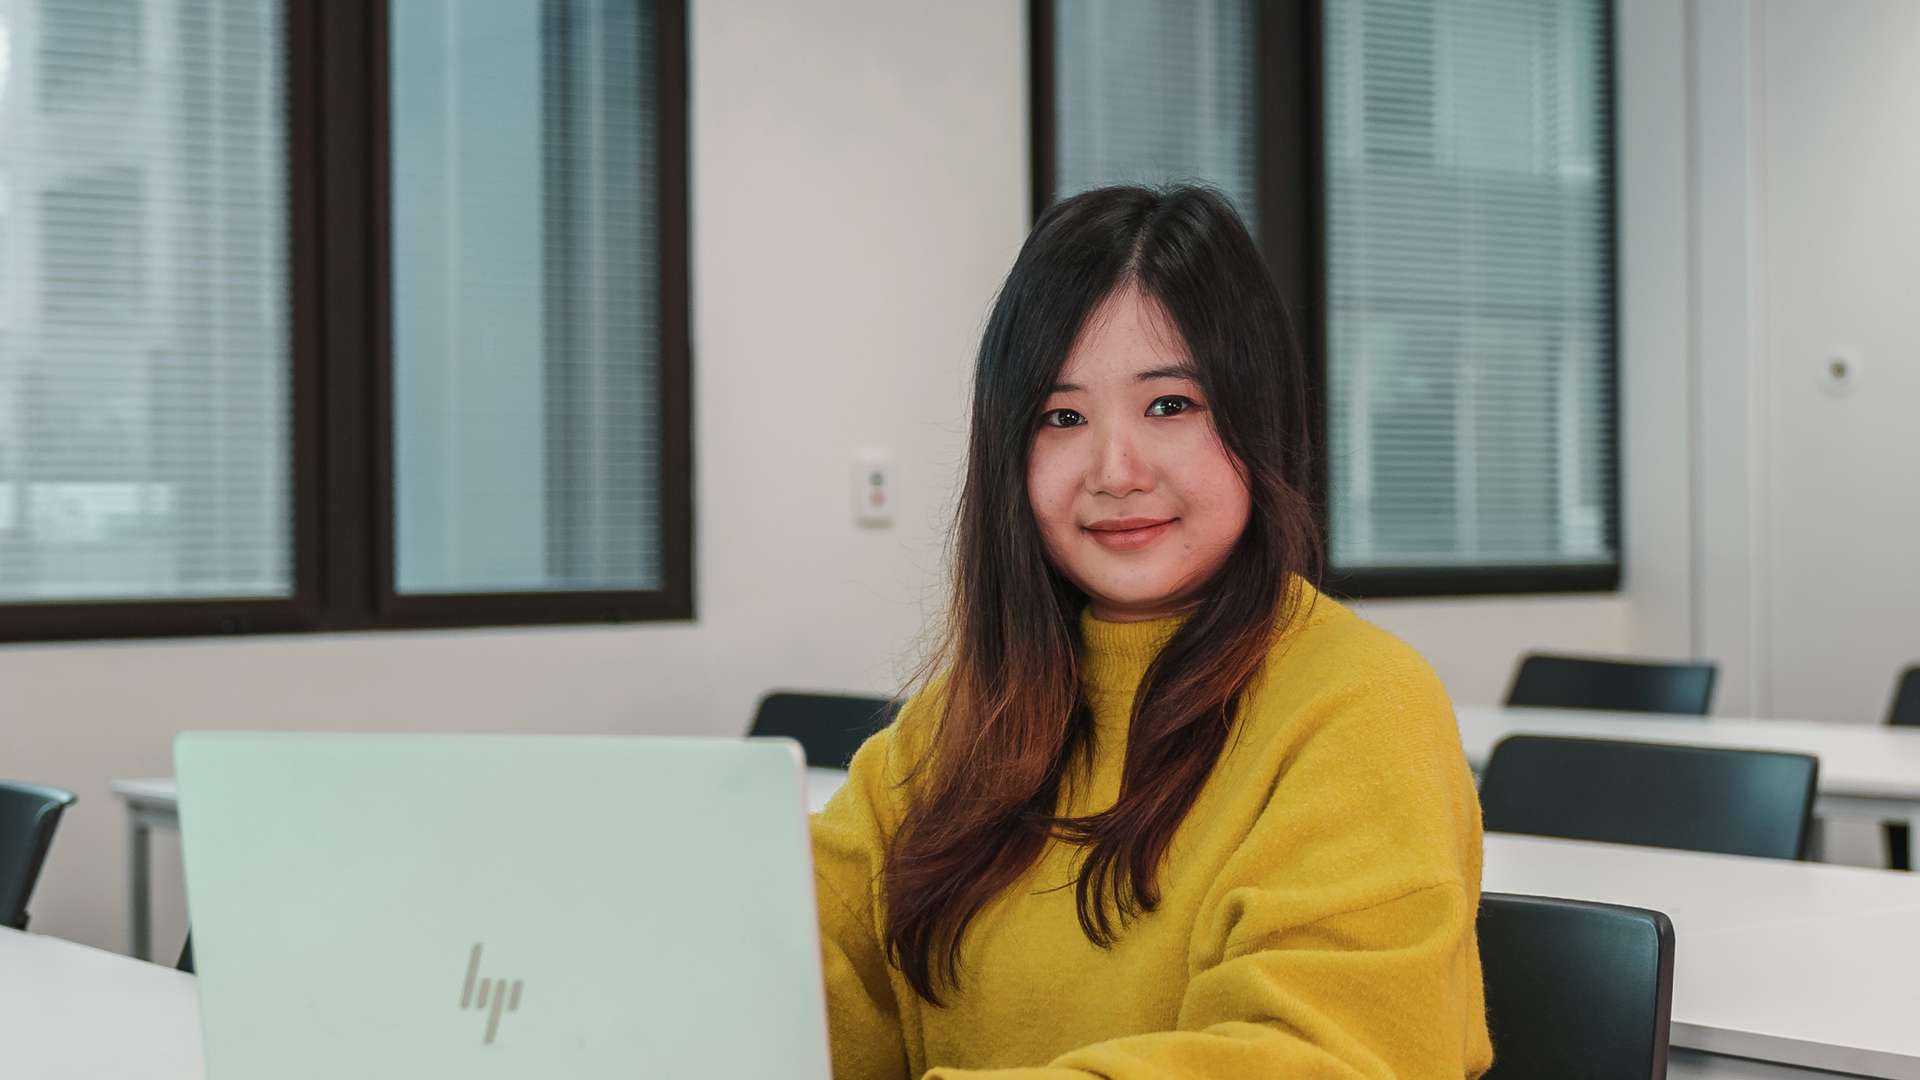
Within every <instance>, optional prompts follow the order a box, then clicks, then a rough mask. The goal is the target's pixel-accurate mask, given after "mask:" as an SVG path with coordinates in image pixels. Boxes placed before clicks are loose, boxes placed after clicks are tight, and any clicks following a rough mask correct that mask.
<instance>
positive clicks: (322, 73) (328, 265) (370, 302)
mask: <svg viewBox="0 0 1920 1080" xmlns="http://www.w3.org/2000/svg"><path fill="white" fill-rule="evenodd" d="M285 3H286V8H285V10H286V27H287V53H286V56H287V94H288V151H287V152H288V165H289V170H288V178H289V185H290V186H289V192H288V198H289V205H288V223H289V226H288V227H289V230H290V235H289V253H290V258H289V273H290V275H291V309H290V310H291V324H292V331H291V337H292V340H291V343H290V344H291V356H292V371H291V383H290V385H291V387H292V396H293V401H292V410H293V416H292V432H291V438H292V448H293V453H292V460H293V469H294V476H293V485H292V498H293V527H292V532H291V539H292V546H293V556H294V563H293V565H294V572H293V583H294V590H293V595H292V596H291V597H287V598H280V599H268V600H178V601H173V600H157V601H149V600H140V601H114V602H103V603H91V602H90V603H69V602H59V601H55V602H25V603H16V602H0V641H59V640H74V639H88V638H142V637H181V636H200V635H219V634H249V633H282V632H297V631H350V630H385V629H402V628H425V627H460V626H511V625H536V624H549V623H582V622H622V621H630V620H675V619H677V620H685V619H691V618H693V616H694V595H693V538H694V526H693V491H692V477H693V442H692V391H691V378H690V370H689V369H690V362H691V361H690V354H689V336H688V235H687V204H688V191H687V182H688V174H687V166H688V163H687V46H686V42H687V32H686V31H687V22H686V2H685V0H654V12H655V15H654V19H655V22H654V26H655V31H656V43H655V47H654V48H655V61H656V63H655V77H656V90H657V98H656V100H657V102H658V107H659V115H658V127H657V129H656V130H657V138H658V140H659V143H658V157H657V160H658V162H659V167H660V176H659V178H658V180H659V186H658V198H659V217H658V220H659V228H660V234H659V236H660V251H659V257H660V275H659V281H660V296H659V300H660V309H659V310H660V326H661V340H660V352H659V360H660V363H659V377H660V402H661V414H662V423H663V430H662V432H661V439H662V443H661V455H660V457H661V476H660V477H659V487H658V491H659V492H660V500H661V507H660V509H661V517H662V520H663V521H664V523H665V524H664V526H663V535H662V538H661V539H662V550H661V571H662V578H663V582H664V586H663V587H662V588H661V589H658V590H652V591H564V592H537V593H528V592H515V593H475V594H459V595H431V596H426V595H401V594H399V593H397V592H396V591H395V589H394V580H393V579H394V569H393V521H394V507H393V484H392V480H391V468H392V423H391V415H392V402H391V375H392V348H391V332H390V327H391V322H390V319H391V312H390V310H389V306H388V301H389V295H390V294H389V284H390V280H391V274H390V269H389V264H388V257H389V247H388V238H389V236H390V232H389V229H388V225H389V210H390V208H389V206H388V204H387V193H388V185H387V172H388V163H389V160H390V159H389V156H388V146H387V126H388V125H387V116H388V113H387V100H388V97H387V90H388V88H387V85H386V71H387V52H386V47H387V39H386V11H387V5H386V2H385V0H285Z"/></svg>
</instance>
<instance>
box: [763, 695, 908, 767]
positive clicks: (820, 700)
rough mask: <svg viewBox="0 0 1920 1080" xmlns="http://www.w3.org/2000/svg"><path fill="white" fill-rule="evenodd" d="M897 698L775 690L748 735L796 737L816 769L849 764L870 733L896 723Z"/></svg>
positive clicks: (898, 706)
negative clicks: (894, 699) (894, 720)
mask: <svg viewBox="0 0 1920 1080" xmlns="http://www.w3.org/2000/svg"><path fill="white" fill-rule="evenodd" d="M899 711H900V704H899V702H897V701H890V700H888V699H886V698H882V697H862V696H859V695H855V694H810V693H801V692H797V691H775V692H773V693H771V694H768V695H767V696H766V697H763V698H761V699H760V708H759V709H758V710H757V711H756V712H755V714H754V717H753V728H752V730H751V731H749V732H748V733H747V734H749V735H778V736H785V737H787V738H789V739H793V740H795V741H797V742H798V743H799V744H800V748H801V749H802V750H803V751H805V753H806V755H807V764H808V765H810V766H812V767H814V768H825V769H844V768H846V767H847V763H848V762H850V761H852V760H853V752H854V751H855V750H858V749H860V744H861V743H863V742H865V741H867V736H869V735H872V734H873V733H874V732H876V731H879V730H880V729H881V728H883V727H886V726H887V725H888V724H890V723H892V722H893V717H894V714H895V713H897V712H899Z"/></svg>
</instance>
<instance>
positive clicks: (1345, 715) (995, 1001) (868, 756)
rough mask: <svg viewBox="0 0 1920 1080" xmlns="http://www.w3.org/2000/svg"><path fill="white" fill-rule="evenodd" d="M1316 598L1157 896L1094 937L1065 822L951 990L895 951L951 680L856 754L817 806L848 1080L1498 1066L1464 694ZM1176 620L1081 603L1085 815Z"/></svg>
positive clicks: (1268, 676) (1098, 802)
mask: <svg viewBox="0 0 1920 1080" xmlns="http://www.w3.org/2000/svg"><path fill="white" fill-rule="evenodd" d="M1304 598H1305V599H1304V603H1303V604H1302V608H1301V610H1302V611H1303V612H1305V614H1303V615H1302V616H1301V617H1299V618H1297V619H1296V620H1295V622H1294V624H1293V625H1292V626H1291V627H1290V628H1289V629H1288V631H1287V632H1286V634H1285V635H1284V636H1283V637H1282V638H1281V639H1280V640H1279V642H1278V643H1277V644H1276V645H1275V648H1274V650H1273V652H1272V654H1271V656H1270V657H1269V659H1268V661H1267V664H1266V666H1265V668H1264V670H1263V673H1262V678H1261V679H1260V680H1258V681H1257V682H1256V683H1255V685H1254V688H1253V690H1252V691H1251V692H1250V693H1249V694H1248V695H1247V698H1246V700H1245V702H1244V704H1243V705H1242V708H1241V711H1240V713H1239V716H1238V719H1237V723H1238V725H1239V729H1238V731H1237V732H1236V733H1235V734H1236V735H1237V739H1230V740H1229V747H1228V749H1227V751H1226V752H1225V753H1224V754H1223V755H1222V757H1221V759H1220V761H1219V763H1218V765H1217V766H1216V768H1215V771H1214V772H1213V774H1212V776H1211V777H1210V778H1209V780H1208V782H1207V784H1206V787H1205V788H1204V789H1203V790H1202V792H1201V794H1200V798H1199V800H1198V801H1197V802H1196V803H1195V804H1194V807H1193V809H1192V811H1191V812H1190V813H1189V814H1188V816H1187V819H1186V821H1185V823H1184V824H1183V825H1182V826H1181V827H1180V830H1179V832H1178V833H1177V834H1176V836H1175V839H1174V843H1173V846H1172V849H1171V852H1170V854H1169V856H1168V859H1167V861H1166V862H1165V863H1164V864H1163V866H1162V869H1161V876H1160V886H1161V898H1162V899H1161V904H1160V906H1159V908H1158V909H1157V910H1155V911H1153V912H1151V913H1149V914H1146V915H1143V916H1142V917H1140V918H1139V919H1137V920H1135V921H1134V922H1133V923H1131V924H1130V925H1129V926H1128V927H1127V928H1126V929H1125V930H1124V931H1123V932H1122V935H1121V937H1120V939H1119V941H1118V942H1117V943H1115V945H1114V946H1113V947H1112V948H1110V949H1106V950H1102V949H1100V948H1097V947H1095V946H1094V945H1092V944H1090V943H1089V942H1088V941H1087V939H1086V937H1085V936H1084V935H1083V934H1082V933H1081V930H1080V924H1079V921H1078V917H1077V915H1076V911H1075V907H1074V890H1073V889H1072V888H1071V887H1065V886H1070V884H1071V882H1072V881H1073V870H1074V867H1073V854H1074V853H1073V850H1072V849H1071V848H1070V847H1068V846H1067V845H1066V844H1064V843H1062V842H1059V841H1055V842H1054V843H1053V844H1052V845H1050V847H1049V849H1048V850H1047V852H1046V853H1045V854H1044V855H1043V856H1042V858H1041V859H1040V861H1039V862H1038V863H1037V864H1036V865H1035V866H1034V868H1033V869H1032V870H1031V871H1029V873H1028V874H1027V876H1026V877H1025V878H1024V879H1022V880H1021V881H1020V882H1019V883H1018V884H1017V885H1015V886H1014V887H1013V888H1011V889H1009V890H1008V892H1007V894H1005V895H1003V896H1001V897H1000V898H999V899H998V900H996V901H995V902H993V903H992V904H990V905H988V907H986V908H985V909H983V910H982V912H981V913H980V915H979V916H977V917H976V918H975V920H974V921H973V923H972V924H970V925H969V926H968V928H967V931H966V936H965V938H964V939H963V946H962V952H961V968H960V986H959V990H958V991H957V992H953V993H950V994H943V997H944V998H946V1005H945V1007H943V1008H935V1007H933V1006H931V1005H929V1004H928V1003H927V1002H926V1001H924V1000H922V999H921V998H920V997H919V996H918V995H916V994H915V993H914V991H913V990H912V988H911V987H910V986H908V984H907V983H906V981H905V980H904V979H903V978H902V977H901V976H900V973H899V971H898V970H897V969H895V968H894V967H893V966H892V965H891V964H889V963H888V961H887V960H886V957H885V953H884V950H883V948H882V944H881V936H880V935H881V927H882V925H883V923H882V919H881V908H880V903H881V901H880V891H879V887H878V886H879V874H880V869H881V861H882V855H883V852H884V849H885V844H886V839H887V837H889V836H890V835H892V832H893V830H894V829H895V828H896V827H897V826H898V824H899V822H900V819H901V816H902V814H903V812H904V810H905V799H906V798H907V797H908V793H907V791H906V790H905V789H902V788H901V787H899V786H898V784H899V781H900V779H901V778H902V776H903V775H904V773H905V771H906V770H907V769H908V768H909V767H910V766H911V765H912V763H913V761H914V760H915V755H916V754H917V753H918V752H919V749H920V748H921V747H923V746H924V745H925V740H926V737H927V726H928V725H929V724H930V723H931V722H933V720H934V719H935V718H936V717H937V716H938V712H939V710H938V707H937V702H935V701H934V700H932V698H931V694H933V693H935V692H937V691H930V692H928V693H923V694H921V695H918V696H916V697H915V698H914V699H913V700H911V701H909V702H908V703H907V705H906V707H905V708H904V709H903V710H902V712H901V715H900V718H899V720H898V721H897V722H896V723H895V724H894V725H893V726H892V727H890V728H888V729H887V730H885V731H882V732H880V733H879V734H878V735H875V736H874V737H873V738H872V739H871V740H869V741H868V742H867V743H866V745H865V746H863V747H862V748H861V749H860V752H859V753H858V754H857V755H856V756H855V757H854V759H853V766H852V772H851V776H850V777H849V780H848V782H847V785H846V786H845V787H844V788H842V789H841V791H840V792H839V793H838V794H837V795H835V796H834V798H833V800H832V802H830V803H829V804H828V805H827V807H826V809H824V810H822V811H821V812H820V813H819V814H818V815H816V816H815V818H814V820H813V850H814V862H815V876H816V885H817V888H818V894H819V904H820V929H821V935H822V942H823V949H824V953H825V964H826V980H827V1000H828V1015H829V1022H830V1029H831V1040H832V1047H833V1072H834V1076H835V1078H836V1080H882V1078H885V1080H901V1078H913V1077H924V1078H929V1080H931V1078H937V1080H1092V1078H1096V1077H1099V1078H1106V1080H1147V1078H1154V1080H1161V1078H1193V1080H1201V1078H1209V1080H1211V1078H1219V1080H1228V1078H1232V1080H1243V1078H1245V1080H1253V1078H1267V1077H1271V1078H1274V1080H1310V1078H1323V1077H1324V1078H1333V1077H1342V1078H1346V1077H1383V1078H1384V1077H1400V1078H1416V1077H1435V1078H1438V1077H1445V1078H1448V1080H1457V1078H1461V1077H1476V1076H1479V1075H1480V1074H1481V1073H1483V1072H1485V1071H1486V1069H1487V1067H1488V1065H1489V1064H1490V1062H1491V1061H1492V1051H1491V1050H1490V1048H1489V1046H1488V1042H1487V1029H1486V1022H1485V1008H1484V1004H1483V1001H1482V997H1481V982H1480V959H1479V952H1478V949H1477V947H1476V943H1475V939H1474V914H1475V911H1476V909H1477V908H1478V906H1479V892H1480V815H1479V803H1478V800H1477V798H1476V796H1475V794H1474V789H1473V784H1472V780H1471V776H1470V774H1469V772H1468V769H1467V764H1466V760H1465V758H1464V756H1463V755H1462V753H1461V749H1460V737H1459V732H1458V729H1457V727H1456V726H1455V723H1454V718H1453V711H1452V708H1451V706H1450V705H1449V704H1448V701H1447V698H1446V694H1445V692H1444V691H1443V690H1442V689H1441V687H1440V683H1439V680H1438V679H1436V678H1435V677H1434V675H1433V672H1432V671H1431V670H1430V669H1429V668H1428V667H1427V665H1426V664H1425V662H1423V661H1422V660H1421V659H1420V657H1419V656H1417V655H1416V654H1415V653H1414V652H1413V651H1412V650H1411V649H1409V648H1407V646H1405V645H1403V644H1401V643H1400V642H1399V641H1398V640H1396V639H1395V638H1393V637H1392V636H1390V635H1388V634H1387V633H1385V632H1384V631H1381V630H1379V629H1377V628H1375V627H1373V626H1371V625H1369V624H1368V623H1366V622H1363V621H1361V620H1360V619H1359V618H1358V617H1356V616H1355V615H1353V614H1352V613H1351V612H1349V611H1348V610H1347V609H1345V608H1344V607H1342V606H1340V605H1339V604H1337V603H1335V602H1333V601H1331V600H1328V599H1326V598H1324V597H1321V596H1319V595H1318V594H1317V593H1315V592H1313V590H1311V589H1306V590H1305V592H1304ZM1309 606H1310V607H1309ZM1178 625H1179V619H1178V618H1169V619H1161V620H1155V621H1151V622H1136V623H1110V622H1103V621H1100V620H1098V619H1094V618H1092V617H1091V616H1088V617H1085V618H1083V620H1082V623H1081V633H1082V661H1083V662H1082V677H1083V680H1084V681H1085V684H1086V689H1087V694H1088V698H1089V701H1090V703H1091V705H1092V707H1093V712H1094V719H1095V722H1096V724H1097V726H1098V737H1097V739H1096V750H1095V757H1094V761H1093V768H1092V771H1091V775H1092V781H1091V783H1089V784H1083V785H1076V786H1075V787H1076V790H1071V791H1068V792H1066V793H1064V794H1063V796H1062V800H1063V804H1064V808H1065V811H1066V812H1068V813H1072V814H1076V815H1078V814H1086V813H1090V812H1093V811H1097V810H1100V809H1103V808H1105V807H1108V806H1111V805H1112V804H1113V801H1114V799H1115V797H1116V796H1117V793H1118V791H1119V783H1120V770H1121V764H1122V762H1123V761H1124V758H1125V751H1126V738H1127V724H1128V717H1129V710H1130V708H1131V706H1132V702H1133V696H1134V692H1135V690H1136V688H1137V687H1138V686H1139V682H1140V678H1141V676H1142V675H1143V674H1144V672H1145V671H1146V667H1147V663H1148V661H1149V660H1151V659H1152V657H1153V656H1154V654H1155V653H1156V651H1157V650H1158V649H1159V647H1160V646H1161V645H1162V644H1163V643H1164V642H1165V641H1166V640H1167V638H1168V637H1169V636H1170V635H1171V634H1172V633H1173V631H1174V629H1175V628H1177V627H1178Z"/></svg>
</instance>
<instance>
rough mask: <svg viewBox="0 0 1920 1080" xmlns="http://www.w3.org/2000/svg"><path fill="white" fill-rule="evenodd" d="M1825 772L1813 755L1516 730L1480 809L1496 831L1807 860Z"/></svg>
mask: <svg viewBox="0 0 1920 1080" xmlns="http://www.w3.org/2000/svg"><path fill="white" fill-rule="evenodd" d="M1819 771H1820V763H1819V761H1818V760H1817V759H1815V758H1813V757H1811V756H1809V755H1806V754H1787V753H1778V752H1775V751H1770V750H1727V749H1720V748H1717V747H1702V746H1667V745H1663V744H1660V743H1643V742H1625V741H1619V740H1613V739H1569V738H1559V737H1554V736H1546V735H1509V736H1508V737H1506V738H1505V739H1502V740H1500V743H1499V745H1497V746H1495V747H1494V748H1493V753H1492V754H1491V755H1489V757H1488V758H1487V767H1486V769H1485V770H1484V771H1483V772H1482V774H1481V780H1480V807H1481V813H1482V815H1483V817H1484V820H1485V823H1486V827H1487V828H1488V829H1490V830H1493V831H1496V832H1512V833H1532V834H1534V835H1536V836H1559V837H1566V838H1568V839H1573V840H1603V841H1607V842H1610V843H1616V844H1641V845H1645V846H1648V847H1665V848H1682V849H1685V850H1688V851H1717V852H1722V853H1725V854H1729V855H1759V856H1765V857H1767V858H1774V859H1798V858H1802V857H1803V856H1804V855H1805V854H1806V845H1807V835H1808V826H1809V822H1810V821H1811V820H1812V816H1813V796H1814V789H1815V785H1816V783H1817V781H1818V778H1819Z"/></svg>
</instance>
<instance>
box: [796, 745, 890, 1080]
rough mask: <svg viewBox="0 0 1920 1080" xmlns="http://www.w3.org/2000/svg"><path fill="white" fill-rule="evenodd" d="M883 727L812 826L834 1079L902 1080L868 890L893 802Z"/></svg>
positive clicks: (873, 904)
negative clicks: (885, 823) (889, 809)
mask: <svg viewBox="0 0 1920 1080" xmlns="http://www.w3.org/2000/svg"><path fill="white" fill-rule="evenodd" d="M895 731H896V728H895V727H889V728H886V729H884V730H882V731H881V732H879V733H878V734H876V735H874V736H873V737H872V738H870V739H868V740H867V741H866V743H865V744H864V745H862V746H861V748H860V750H859V752H858V753H856V754H855V755H854V757H853V763H852V766H851V768H850V769H849V770H848V776H847V782H846V784H845V785H844V786H842V787H841V788H840V790H839V791H838V792H835V793H834V796H833V798H832V799H831V800H829V801H828V803H827V805H826V807H825V808H823V809H822V810H821V811H820V812H819V813H818V814H815V815H814V817H813V821H812V834H813V874H814V892H815V895H816V899H817V902H818V904H819V908H820V947H821V961H822V968H823V970H824V973H825V976H826V989H827V1032H828V1041H829V1043H830V1045H831V1048H832V1053H833V1075H834V1080H905V1078H906V1077H907V1075H908V1074H907V1052H906V1045H905V1042H904V1039H903V1036H902V1034H901V1024H900V1005H899V1001H898V1000H897V999H896V997H895V995H894V991H893V987H892V983H891V981H890V980H889V978H888V974H887V971H888V963H887V957H886V951H885V949H884V948H882V946H881V943H880V936H879V930H878V927H877V926H876V924H875V915H874V913H875V912H877V911H878V910H879V905H878V904H877V903H876V902H875V898H874V892H873V890H874V889H876V888H877V887H878V883H879V880H880V870H881V860H882V857H883V853H884V851H885V836H886V833H885V831H884V827H883V825H884V822H885V821H886V820H887V819H888V808H889V807H890V806H891V800H892V799H893V798H894V792H893V790H892V787H893V783H892V780H891V778H890V773H891V770H890V769H889V767H888V759H889V757H890V756H891V755H890V750H891V742H892V739H893V737H894V733H895Z"/></svg>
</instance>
